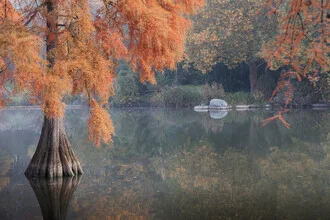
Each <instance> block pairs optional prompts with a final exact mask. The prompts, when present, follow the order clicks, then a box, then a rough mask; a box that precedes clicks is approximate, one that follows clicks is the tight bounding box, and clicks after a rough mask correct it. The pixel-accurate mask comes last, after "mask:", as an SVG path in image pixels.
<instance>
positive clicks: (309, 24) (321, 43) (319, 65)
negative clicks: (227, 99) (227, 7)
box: [263, 0, 330, 127]
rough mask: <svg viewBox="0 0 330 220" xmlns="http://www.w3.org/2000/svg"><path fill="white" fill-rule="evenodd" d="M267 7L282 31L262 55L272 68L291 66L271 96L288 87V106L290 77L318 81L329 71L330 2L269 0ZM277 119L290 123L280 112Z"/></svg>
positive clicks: (291, 88) (287, 101) (317, 0)
mask: <svg viewBox="0 0 330 220" xmlns="http://www.w3.org/2000/svg"><path fill="white" fill-rule="evenodd" d="M265 6H266V7H267V8H269V9H270V10H269V13H268V14H269V15H270V16H272V15H276V16H277V18H278V20H279V30H278V34H277V37H276V39H275V40H274V42H272V43H270V44H269V45H267V46H266V47H265V49H264V52H263V56H264V58H265V59H266V60H268V66H269V67H270V68H272V69H277V68H279V67H281V66H286V67H288V68H289V69H290V70H289V71H288V72H287V73H282V74H281V77H280V80H279V82H278V85H277V87H276V90H275V91H274V92H273V96H272V98H273V97H274V95H275V94H276V93H277V92H278V91H279V90H285V92H284V94H285V95H286V103H285V105H288V104H289V103H290V102H291V101H292V98H293V90H294V87H293V85H292V84H291V83H290V78H292V77H296V78H297V79H298V81H301V77H307V78H308V79H309V80H310V81H311V82H312V83H315V82H316V81H318V79H319V76H320V74H322V73H327V72H329V71H330V59H329V53H330V47H329V42H330V19H329V18H328V17H327V13H328V11H330V4H329V1H326V0H287V1H283V0H267V1H266V4H265ZM277 118H279V119H280V120H281V121H282V122H283V123H284V125H285V126H286V127H287V126H288V124H287V123H286V122H285V120H284V119H283V118H282V117H281V112H280V113H279V115H278V117H277ZM266 122H267V121H266ZM267 123H268V122H267ZM267 123H266V124H267Z"/></svg>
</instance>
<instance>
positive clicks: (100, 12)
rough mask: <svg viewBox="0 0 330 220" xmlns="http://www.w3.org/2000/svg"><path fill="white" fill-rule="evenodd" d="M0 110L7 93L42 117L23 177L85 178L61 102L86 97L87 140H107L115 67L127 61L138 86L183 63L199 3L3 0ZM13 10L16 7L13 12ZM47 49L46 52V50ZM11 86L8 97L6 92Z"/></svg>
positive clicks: (199, 0)
mask: <svg viewBox="0 0 330 220" xmlns="http://www.w3.org/2000/svg"><path fill="white" fill-rule="evenodd" d="M0 2H1V5H0V7H1V8H0V11H1V13H0V72H1V75H0V86H1V87H0V88H1V92H2V93H1V99H0V100H1V104H6V103H7V102H8V101H9V99H8V95H7V94H16V93H18V92H23V91H28V92H29V94H30V99H31V101H33V102H37V103H40V104H41V106H42V109H43V112H44V114H45V117H44V124H43V128H42V133H41V137H40V140H39V143H38V147H37V150H36V152H35V154H34V156H33V158H32V160H31V163H30V165H29V167H28V169H27V170H26V174H27V175H40V176H48V177H56V176H62V175H71V176H72V175H76V174H79V173H82V169H81V166H80V164H79V161H78V160H77V158H76V156H75V155H74V153H73V151H72V150H71V148H70V144H69V142H68V139H67V136H66V133H65V129H64V124H63V115H64V104H63V102H62V99H63V96H64V95H68V94H83V95H85V96H86V97H87V98H88V103H89V106H90V119H89V121H88V125H89V137H90V138H92V139H93V140H94V141H95V144H96V145H98V144H100V142H101V141H104V142H109V141H111V134H112V133H113V130H114V128H113V125H112V122H111V120H110V118H109V114H108V112H107V111H106V110H105V108H104V107H106V105H107V102H108V99H109V96H111V95H112V93H113V88H112V81H113V78H114V76H115V67H116V64H117V63H118V61H119V60H120V59H122V58H125V59H127V60H128V61H129V62H130V64H131V66H132V67H133V69H134V70H135V71H137V72H138V73H139V76H140V79H141V81H143V82H145V81H148V82H151V83H155V77H154V71H155V70H157V71H161V70H163V69H164V68H165V67H167V68H175V66H176V62H178V61H180V60H181V59H182V55H183V48H184V40H185V34H186V31H187V29H188V28H189V24H190V22H189V20H187V19H186V16H185V15H188V14H191V13H193V12H194V11H195V9H197V8H198V7H200V6H202V5H203V1H202V0H184V1H183V0H179V1H168V0H167V1H165V0H164V1H158V0H157V1H156V0H148V1H143V0H117V1H108V0H104V1H88V0H71V1H60V0H39V1H34V0H33V1H32V0H31V1H30V0H13V1H9V0H1V1H0ZM13 6H15V7H13ZM44 47H45V50H44ZM8 84H11V85H13V87H14V89H13V91H9V90H8V89H7V85H8Z"/></svg>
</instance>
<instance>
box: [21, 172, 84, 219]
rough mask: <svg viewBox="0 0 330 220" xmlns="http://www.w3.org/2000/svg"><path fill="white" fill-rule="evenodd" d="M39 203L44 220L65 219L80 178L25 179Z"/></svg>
mask: <svg viewBox="0 0 330 220" xmlns="http://www.w3.org/2000/svg"><path fill="white" fill-rule="evenodd" d="M27 178H28V180H29V182H30V185H31V187H32V189H33V191H34V193H35V195H36V197H37V199H38V201H39V205H40V208H41V212H42V216H43V218H44V219H50V220H51V219H54V220H62V219H66V215H67V212H68V208H69V204H70V201H71V198H72V195H73V193H74V191H75V190H76V188H77V186H78V185H79V182H80V178H81V176H75V177H65V178H58V179H56V178H54V179H45V178H42V179H38V178H31V177H27Z"/></svg>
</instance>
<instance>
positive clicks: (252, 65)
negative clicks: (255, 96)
mask: <svg viewBox="0 0 330 220" xmlns="http://www.w3.org/2000/svg"><path fill="white" fill-rule="evenodd" d="M249 68H250V92H251V94H252V93H254V92H255V89H256V83H257V77H258V75H257V64H256V62H251V63H250V64H249Z"/></svg>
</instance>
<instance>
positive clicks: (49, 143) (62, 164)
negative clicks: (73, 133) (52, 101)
mask: <svg viewBox="0 0 330 220" xmlns="http://www.w3.org/2000/svg"><path fill="white" fill-rule="evenodd" d="M82 173H83V170H82V168H81V165H80V163H79V161H78V159H77V157H76V156H75V154H74V152H73V151H72V149H71V147H70V143H69V141H68V138H67V136H66V133H65V128H64V122H63V118H47V117H44V123H43V126H42V131H41V135H40V139H39V143H38V146H37V149H36V152H35V153H34V155H33V157H32V160H31V162H30V164H29V166H28V168H27V169H26V171H25V175H26V176H39V177H40V176H44V177H49V178H56V177H61V176H75V175H79V174H82Z"/></svg>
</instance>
